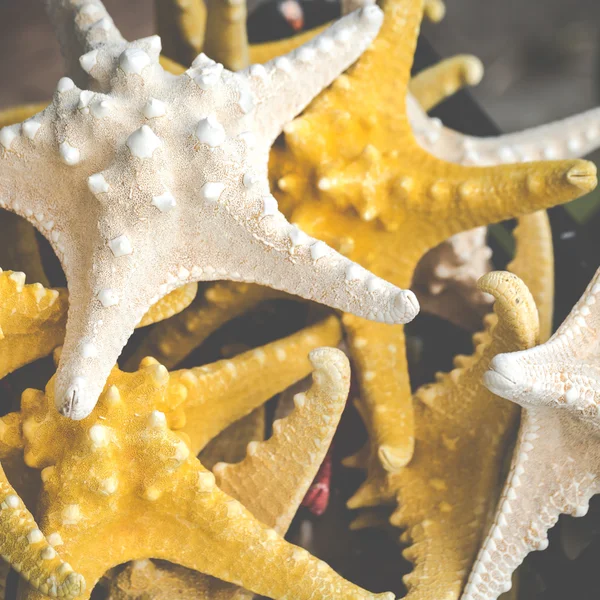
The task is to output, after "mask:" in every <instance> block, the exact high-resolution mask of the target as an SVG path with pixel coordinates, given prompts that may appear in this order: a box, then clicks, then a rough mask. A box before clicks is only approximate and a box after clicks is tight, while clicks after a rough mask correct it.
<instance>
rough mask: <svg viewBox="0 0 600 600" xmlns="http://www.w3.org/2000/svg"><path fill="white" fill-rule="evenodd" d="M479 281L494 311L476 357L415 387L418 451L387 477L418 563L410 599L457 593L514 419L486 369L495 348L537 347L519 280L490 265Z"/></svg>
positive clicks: (529, 303) (490, 503)
mask: <svg viewBox="0 0 600 600" xmlns="http://www.w3.org/2000/svg"><path fill="white" fill-rule="evenodd" d="M480 285H481V286H482V289H484V290H485V291H486V292H488V293H492V294H493V295H494V296H495V298H496V304H495V308H494V310H495V315H494V316H493V317H491V318H489V319H487V322H488V329H487V330H486V332H485V333H484V335H483V336H478V339H479V344H478V345H477V348H476V351H475V354H474V355H473V356H472V357H469V358H463V359H462V360H461V361H460V364H461V366H460V367H459V368H456V369H455V370H454V371H452V372H451V373H449V374H445V375H443V376H441V377H440V378H438V381H437V383H434V384H431V385H426V386H423V387H422V388H420V389H419V390H418V391H417V393H416V394H415V416H416V438H417V442H416V443H417V451H416V452H415V456H414V457H413V460H412V461H411V463H410V464H409V465H408V466H407V467H406V468H405V469H403V470H402V471H401V472H399V473H397V474H394V475H391V476H390V479H391V486H392V487H394V488H395V489H396V494H397V504H398V508H397V509H396V511H395V512H394V514H393V516H392V518H391V520H390V521H391V523H392V524H393V525H395V526H397V527H401V528H403V529H406V536H405V538H404V539H406V538H408V539H409V540H410V541H411V545H410V546H409V547H408V548H407V549H406V550H405V551H404V555H405V557H406V558H407V559H409V560H410V561H412V562H413V563H414V570H413V572H412V573H411V574H410V575H408V576H407V577H406V578H405V583H406V584H407V586H408V588H409V594H408V596H407V598H410V599H411V600H417V599H418V600H435V599H439V598H442V597H443V598H445V599H447V600H458V598H459V597H460V594H461V592H462V589H463V587H464V585H465V583H466V578H467V576H468V572H469V569H470V566H471V564H472V563H473V561H474V560H475V556H476V553H477V550H478V544H479V542H480V540H481V538H482V536H483V534H484V531H485V528H486V526H487V523H488V516H489V513H490V511H491V510H493V507H494V506H495V498H496V497H497V496H496V494H497V490H499V486H500V481H499V473H500V472H501V466H502V462H503V458H504V454H505V452H506V450H507V446H508V442H509V439H510V435H511V433H512V431H513V429H514V426H515V425H516V422H517V419H518V409H517V408H516V407H515V406H511V405H510V404H508V403H506V402H503V401H502V399H500V398H497V397H495V396H494V395H493V394H492V393H491V392H489V391H487V390H486V389H485V387H484V386H483V384H482V382H481V380H482V375H483V373H484V372H485V370H486V369H487V368H488V365H489V362H490V360H491V359H492V357H493V356H494V355H495V354H496V353H497V352H498V351H502V350H503V349H505V348H510V349H520V348H524V347H531V346H532V345H533V344H535V342H536V339H537V334H538V318H537V312H536V308H535V304H534V301H533V298H532V296H531V294H530V293H529V291H528V290H527V288H526V286H525V285H524V284H523V282H521V281H520V280H519V279H518V278H517V277H516V276H515V275H513V274H511V273H504V272H499V273H498V272H494V273H489V274H488V275H486V276H485V277H484V278H483V279H482V281H481V283H480Z"/></svg>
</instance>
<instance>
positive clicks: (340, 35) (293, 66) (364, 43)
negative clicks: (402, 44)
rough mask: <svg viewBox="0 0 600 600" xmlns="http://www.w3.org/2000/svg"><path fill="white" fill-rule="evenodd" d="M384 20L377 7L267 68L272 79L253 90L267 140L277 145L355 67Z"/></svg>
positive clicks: (256, 81)
mask: <svg viewBox="0 0 600 600" xmlns="http://www.w3.org/2000/svg"><path fill="white" fill-rule="evenodd" d="M382 19H383V13H382V12H381V10H380V9H379V8H377V7H376V6H369V7H366V8H363V9H361V10H359V11H356V12H354V13H352V14H351V15H348V16H346V17H343V18H342V19H340V20H339V21H337V22H336V23H335V24H333V25H332V26H331V27H330V28H328V29H326V30H325V31H324V32H323V33H322V34H320V35H318V36H317V37H316V38H314V40H311V41H310V42H308V43H306V44H304V45H303V46H301V47H300V48H298V49H296V50H293V51H292V52H290V53H289V54H287V55H285V56H281V57H279V58H277V59H275V60H273V61H270V62H269V63H267V64H266V65H265V69H266V72H267V77H266V78H265V79H263V78H262V77H256V78H255V79H254V80H253V85H254V87H255V89H256V91H257V95H258V96H259V98H260V105H259V111H260V114H259V123H260V126H261V129H262V130H264V131H265V137H266V139H267V140H269V141H270V142H272V141H274V140H275V138H276V137H277V136H278V135H279V134H280V133H281V130H282V128H283V126H284V125H285V124H286V123H288V122H290V121H291V120H292V119H293V118H294V117H295V116H296V115H298V114H299V113H300V112H301V111H302V110H303V109H304V108H305V107H306V106H307V105H308V104H309V102H310V101H311V100H312V99H313V98H314V97H315V96H316V95H317V94H318V93H319V92H320V91H321V90H323V89H324V88H325V87H327V86H328V85H329V84H330V83H331V82H332V81H333V80H334V79H335V78H336V77H337V76H338V75H339V74H340V73H342V72H343V71H344V70H345V69H347V68H348V67H349V66H350V65H351V64H352V63H353V62H355V61H356V59H357V58H358V57H359V56H360V55H361V54H362V53H363V52H364V51H365V49H366V48H368V46H369V44H370V43H371V42H372V41H373V39H374V37H375V36H376V35H377V32H378V31H379V28H380V27H381V23H382ZM250 73H252V68H251V70H250ZM269 145H270V144H269Z"/></svg>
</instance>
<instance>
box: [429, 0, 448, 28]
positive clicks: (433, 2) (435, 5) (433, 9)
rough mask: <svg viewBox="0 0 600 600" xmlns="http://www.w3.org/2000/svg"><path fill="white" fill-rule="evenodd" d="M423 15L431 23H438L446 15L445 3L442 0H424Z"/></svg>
mask: <svg viewBox="0 0 600 600" xmlns="http://www.w3.org/2000/svg"><path fill="white" fill-rule="evenodd" d="M424 14H425V16H426V17H427V18H428V19H429V20H430V21H432V22H433V23H439V22H440V21H441V20H442V19H443V18H444V16H445V15H446V5H445V3H444V1H443V0H425V5H424Z"/></svg>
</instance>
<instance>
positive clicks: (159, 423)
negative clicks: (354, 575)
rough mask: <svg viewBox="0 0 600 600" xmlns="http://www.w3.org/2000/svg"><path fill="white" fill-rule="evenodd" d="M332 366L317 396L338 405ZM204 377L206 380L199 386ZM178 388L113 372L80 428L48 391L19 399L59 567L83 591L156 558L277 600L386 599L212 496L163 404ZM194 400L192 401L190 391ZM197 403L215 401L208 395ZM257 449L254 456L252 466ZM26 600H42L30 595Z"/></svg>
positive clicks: (182, 410)
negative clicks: (83, 582) (328, 393)
mask: <svg viewBox="0 0 600 600" xmlns="http://www.w3.org/2000/svg"><path fill="white" fill-rule="evenodd" d="M324 352H325V355H328V354H329V352H331V351H327V350H325V351H324ZM333 352H334V354H336V351H333ZM337 357H338V358H337V364H336V360H335V359H332V358H331V357H329V360H326V359H325V358H324V359H323V361H322V363H321V365H320V367H321V368H322V370H323V372H322V373H321V375H320V377H322V378H323V379H324V380H325V382H326V383H324V384H322V385H323V390H326V389H330V387H331V386H334V387H335V389H336V394H335V395H336V397H337V396H338V395H342V394H344V393H347V386H348V375H347V373H346V375H345V376H344V375H343V372H342V371H340V368H339V361H340V360H342V359H340V357H339V355H337ZM332 360H333V364H332ZM230 362H231V363H232V364H234V361H230ZM345 368H346V369H347V367H345ZM221 370H222V371H227V370H230V369H228V367H227V366H222V368H221ZM196 373H198V370H195V372H194V375H196V378H201V377H200V375H198V374H196ZM223 375H224V373H221V379H222V378H223ZM212 376H214V373H208V374H207V375H206V376H205V378H206V380H207V382H209V381H211V377H212ZM190 379H192V380H193V378H190ZM316 382H317V385H319V377H318V378H317V379H316ZM179 383H184V385H185V381H184V380H183V379H182V380H180V381H176V382H174V383H173V382H169V374H168V372H167V370H166V369H165V368H164V367H163V366H161V365H157V364H149V365H148V366H146V367H145V368H144V369H142V370H141V371H138V372H136V373H132V374H126V373H122V372H120V371H119V370H118V369H114V370H113V372H112V374H111V376H110V378H109V381H108V387H107V389H106V390H105V392H104V393H103V394H102V397H101V400H100V402H99V404H98V406H97V408H96V409H95V410H94V412H93V413H92V415H90V417H88V418H86V419H84V420H82V421H80V422H74V421H70V420H67V419H64V418H62V417H60V415H58V414H57V413H56V411H55V410H54V408H53V406H54V405H53V398H52V396H53V388H54V380H51V382H50V383H49V384H48V386H47V388H46V394H44V393H43V392H38V391H35V390H28V391H27V392H26V393H25V394H24V395H23V400H22V408H21V415H22V419H23V426H22V428H23V435H24V438H25V449H24V450H25V460H26V462H27V463H28V464H29V465H30V466H32V467H34V468H36V469H41V470H42V473H41V475H42V481H43V491H42V494H41V496H40V501H39V503H38V513H39V515H40V521H41V525H42V529H43V530H44V531H52V532H53V534H54V535H53V539H58V535H60V540H61V541H62V544H61V551H62V555H63V556H65V557H67V558H68V559H69V560H70V562H71V563H72V564H74V565H76V566H77V567H78V568H79V569H81V571H82V573H83V574H84V575H85V576H86V579H87V581H88V584H89V586H90V588H91V587H92V586H93V585H94V584H95V582H96V581H97V580H98V579H99V577H100V576H101V575H102V574H103V573H104V572H105V571H106V570H107V569H109V568H111V567H113V566H115V565H117V564H121V563H123V562H126V561H128V560H133V559H140V558H145V557H150V556H152V557H157V558H161V559H165V560H169V561H171V562H174V563H177V564H182V565H184V566H187V567H189V568H192V569H195V570H199V571H202V572H203V573H206V574H210V575H213V576H217V577H220V578H222V579H224V580H226V581H229V582H231V583H235V584H236V585H241V586H244V587H245V588H247V589H250V590H252V591H254V592H256V593H262V594H266V595H268V596H270V597H272V598H275V599H279V598H283V597H289V596H292V597H294V598H298V599H299V600H303V599H306V600H308V599H309V598H310V599H311V600H313V599H317V598H322V599H330V598H340V599H341V598H344V599H347V598H356V599H367V598H382V599H386V598H393V595H390V594H370V593H368V592H366V591H364V590H362V589H360V588H358V587H356V586H354V585H352V584H350V583H349V582H346V581H344V580H343V579H341V578H340V577H339V576H337V575H336V574H335V573H334V572H333V571H332V570H331V569H330V568H329V567H328V566H327V565H326V564H325V563H323V562H322V561H318V560H317V559H315V558H313V557H311V556H310V555H308V553H306V552H305V551H303V550H301V549H298V548H296V547H294V546H292V545H291V544H288V543H287V542H285V541H284V540H283V539H282V538H280V537H279V535H278V534H277V533H276V532H275V531H273V530H272V529H270V528H269V527H267V526H266V525H263V524H261V523H259V521H258V520H257V519H255V518H254V517H252V515H251V514H250V513H249V512H248V511H247V510H246V509H245V508H244V507H243V505H242V504H240V503H239V502H237V501H236V500H234V499H233V498H232V497H231V496H228V495H227V494H225V493H224V492H223V491H221V490H220V489H219V488H218V487H217V486H216V484H215V478H214V476H213V475H212V473H210V472H209V471H207V470H206V469H205V468H204V467H203V466H202V465H201V463H200V462H199V461H198V460H197V459H196V458H195V457H194V456H193V454H191V453H190V446H188V444H187V443H186V440H188V437H187V436H186V435H185V434H183V432H182V431H181V423H182V421H183V419H182V416H183V417H185V416H187V413H186V407H185V405H183V406H182V404H181V399H180V398H175V399H173V397H172V394H171V393H169V392H170V387H171V386H172V385H178V384H179ZM213 383H214V381H213ZM191 388H192V389H196V384H195V382H193V381H192V382H191ZM204 391H205V392H206V395H207V396H209V397H210V398H211V400H212V394H210V393H209V389H208V385H207V388H205V390H204ZM317 393H318V394H321V393H323V392H317ZM183 396H185V395H183ZM319 398H320V399H321V400H322V398H323V396H319ZM184 402H185V398H184ZM301 403H302V402H301V401H300V402H299V404H301ZM307 403H308V400H307ZM317 403H318V399H316V404H317ZM206 404H207V406H206V408H207V410H208V409H209V404H210V402H208V401H207V402H206ZM209 415H210V411H209V412H208V414H207V417H206V418H205V420H204V423H205V425H206V426H207V427H210V426H211V423H210V418H209ZM318 424H319V423H318V421H317V422H316V423H315V425H318ZM323 424H325V423H323ZM178 425H179V426H178ZM277 429H278V428H276V435H277ZM60 440H65V441H66V443H59V441H60ZM193 444H194V441H191V445H193ZM267 444H268V443H267ZM262 448H263V449H264V448H267V445H265V446H263V447H262ZM315 448H317V446H315ZM263 449H261V451H260V452H259V451H258V450H259V449H257V453H256V456H257V457H260V456H261V455H262V452H263V451H264V450H263ZM267 451H268V449H267ZM250 454H252V450H251V452H250ZM254 466H256V465H254ZM284 500H285V499H284ZM288 500H289V499H288ZM276 502H278V500H277V499H276ZM182 536H184V537H185V540H186V543H185V544H181V543H180V539H181V537H182ZM84 597H85V596H84ZM23 598H25V599H27V600H32V599H33V598H39V595H38V594H37V593H36V592H34V591H31V590H27V591H26V592H25V593H24V594H23Z"/></svg>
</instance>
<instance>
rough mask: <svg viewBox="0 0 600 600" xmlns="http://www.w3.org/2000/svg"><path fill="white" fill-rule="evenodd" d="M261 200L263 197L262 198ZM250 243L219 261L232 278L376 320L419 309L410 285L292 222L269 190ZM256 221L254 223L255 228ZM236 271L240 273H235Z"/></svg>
mask: <svg viewBox="0 0 600 600" xmlns="http://www.w3.org/2000/svg"><path fill="white" fill-rule="evenodd" d="M258 203H259V202H257V204H258ZM260 204H261V205H262V206H264V212H263V216H262V218H259V219H258V221H257V224H256V226H254V229H250V235H248V233H249V231H248V229H246V230H245V231H244V230H241V231H240V233H241V234H242V235H244V238H245V239H242V238H240V239H241V240H242V241H243V242H244V243H243V244H242V243H241V242H238V243H235V244H233V243H230V244H228V254H227V255H226V256H223V255H220V256H219V257H218V258H216V259H215V260H216V261H220V263H221V264H216V265H215V266H218V267H219V268H221V269H224V270H225V271H226V272H227V273H229V274H230V275H229V277H230V278H231V279H234V278H236V279H239V280H242V281H244V280H245V281H253V282H256V283H259V284H262V285H266V286H268V287H272V288H274V289H278V290H280V291H283V292H287V293H291V294H294V295H297V296H300V297H302V298H306V299H309V300H313V301H315V302H319V303H320V304H325V305H327V306H330V307H331V308H336V309H339V310H343V311H346V312H349V313H352V314H354V315H357V316H360V317H364V318H367V319H370V320H373V321H379V322H385V323H407V322H409V321H412V319H414V317H415V316H416V314H417V313H418V311H419V305H418V301H417V299H416V297H415V295H414V294H413V293H412V292H411V291H410V290H401V289H399V288H397V287H395V286H394V285H392V284H390V283H388V282H387V281H384V280H383V279H381V278H379V277H376V276H375V275H372V274H371V273H370V272H369V271H367V270H366V269H364V268H363V267H361V266H359V265H358V264H356V263H354V262H353V261H351V260H349V259H348V258H346V257H345V256H342V255H341V254H340V253H338V252H336V251H334V250H333V249H332V248H330V247H329V246H327V244H325V243H324V242H322V241H319V240H316V239H314V238H311V237H309V236H308V235H306V234H304V233H303V232H301V231H300V230H298V228H297V227H295V226H292V225H290V224H289V223H288V222H287V221H286V220H285V218H284V217H283V215H282V214H281V213H280V212H279V211H278V210H277V208H276V207H277V201H276V200H275V199H274V198H273V197H272V196H270V195H269V196H267V197H264V198H263V199H262V202H260ZM250 227H251V226H249V228H250ZM233 273H236V275H232V274H233Z"/></svg>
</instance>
